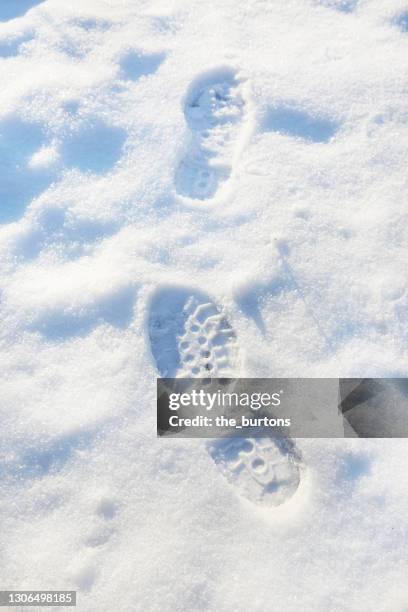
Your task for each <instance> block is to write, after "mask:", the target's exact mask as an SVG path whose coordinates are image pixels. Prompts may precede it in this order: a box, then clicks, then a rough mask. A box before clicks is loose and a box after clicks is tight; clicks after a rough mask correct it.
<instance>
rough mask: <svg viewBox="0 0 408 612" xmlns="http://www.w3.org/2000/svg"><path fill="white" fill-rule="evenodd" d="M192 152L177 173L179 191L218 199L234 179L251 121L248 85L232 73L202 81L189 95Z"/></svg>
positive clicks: (187, 113) (198, 197) (187, 111)
mask: <svg viewBox="0 0 408 612" xmlns="http://www.w3.org/2000/svg"><path fill="white" fill-rule="evenodd" d="M184 115H185V118H186V122H187V125H188V127H189V128H190V143H189V147H188V151H187V153H186V155H185V157H184V159H183V160H182V161H181V163H180V165H179V167H178V169H177V172H176V190H177V193H178V194H179V195H180V196H183V197H186V198H189V199H193V200H201V201H203V200H208V199H211V198H214V197H215V196H216V195H217V194H218V192H219V190H220V188H221V187H222V186H223V185H225V183H226V182H227V180H228V179H229V178H230V176H231V173H232V170H233V166H234V162H235V161H236V159H237V157H238V155H239V152H240V149H241V146H242V138H243V127H244V124H245V121H246V118H247V115H248V113H247V102H246V99H245V94H244V83H243V82H242V81H240V80H239V79H238V78H237V77H236V75H235V74H234V72H233V71H232V70H223V71H218V72H216V73H211V75H210V76H207V77H204V78H202V79H200V80H199V81H198V82H196V84H195V85H194V86H193V87H192V88H191V90H190V93H189V94H188V95H187V100H186V103H185V107H184Z"/></svg>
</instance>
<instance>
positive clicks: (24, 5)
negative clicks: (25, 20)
mask: <svg viewBox="0 0 408 612" xmlns="http://www.w3.org/2000/svg"><path fill="white" fill-rule="evenodd" d="M43 2H44V0H1V2H0V22H1V21H10V19H15V18H16V17H22V16H23V15H25V14H26V13H27V11H29V10H30V9H32V8H33V7H35V6H38V5H39V4H42V3H43Z"/></svg>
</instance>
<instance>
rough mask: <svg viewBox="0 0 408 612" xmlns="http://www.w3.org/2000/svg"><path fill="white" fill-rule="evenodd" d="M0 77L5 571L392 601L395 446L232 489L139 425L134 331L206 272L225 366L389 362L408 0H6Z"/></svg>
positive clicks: (208, 461)
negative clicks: (263, 486)
mask: <svg viewBox="0 0 408 612" xmlns="http://www.w3.org/2000/svg"><path fill="white" fill-rule="evenodd" d="M214 83H222V88H221V89H222V91H221V93H220V92H218V93H217V91H215V93H214V91H213V92H212V93H211V92H210V89H211V84H214ZM203 91H205V92H206V93H205V95H204V97H201V98H200V95H201V93H202V92H203ZM0 101H1V103H0V223H1V226H0V253H1V264H0V266H1V267H0V282H1V287H0V295H1V302H0V308H1V377H2V379H1V386H0V397H1V401H0V411H1V425H2V428H1V429H2V435H1V451H0V452H1V464H0V475H1V484H0V504H1V531H0V577H1V580H0V588H1V589H77V590H78V600H79V603H78V610H81V612H82V611H86V612H87V611H98V612H104V611H106V612H112V611H115V610H118V611H119V610H120V611H121V612H125V611H129V612H130V611H141V612H142V611H143V612H147V611H149V612H156V611H160V612H185V611H190V610H208V611H211V612H213V611H214V612H231V611H236V612H244V611H245V612H247V611H248V610H249V611H251V612H252V611H256V612H258V611H259V612H265V611H268V612H269V611H275V610H284V611H285V612H292V611H296V612H297V611H302V612H304V611H305V612H309V611H310V612H312V611H313V612H316V611H319V612H320V611H322V612H323V611H326V610H331V611H339V612H340V611H341V612H342V611H347V612H348V611H358V612H371V611H372V610H377V611H381V612H402V611H406V610H408V592H407V587H406V558H407V554H406V551H407V518H406V515H407V504H408V474H407V470H406V449H407V443H406V442H405V441H404V440H388V441H383V440H371V441H370V440H366V441H364V440H336V441H335V440H332V441H328V440H319V441H317V440H316V441H314V440H298V441H297V448H298V449H299V452H300V453H301V456H302V464H303V465H304V468H302V472H301V483H300V485H299V487H298V489H297V491H296V492H295V494H294V495H292V496H291V497H290V498H289V499H288V500H287V502H286V503H283V504H281V505H280V506H278V507H276V508H268V507H263V506H262V505H259V504H256V503H251V501H250V500H248V499H247V498H245V497H242V496H241V495H239V491H238V489H237V487H234V486H233V484H231V483H230V482H229V481H228V480H227V479H226V478H224V475H223V474H222V473H221V471H220V470H219V469H218V467H217V465H216V463H215V462H214V461H213V458H212V456H211V453H209V452H208V448H207V446H206V445H205V444H204V442H203V441H192V440H190V441H189V440H184V441H183V440H169V441H165V440H157V439H156V438H155V407H154V406H155V378H156V376H157V374H158V369H157V368H156V362H155V359H154V354H152V351H151V347H150V337H149V329H148V327H149V320H151V317H152V313H151V308H152V306H151V304H152V302H151V296H152V295H157V291H161V290H163V288H164V287H166V291H170V292H172V295H173V297H174V299H175V300H176V301H177V299H178V296H180V295H181V294H182V293H180V292H183V291H186V290H187V291H189V292H193V293H194V292H204V293H205V295H209V296H210V299H211V300H213V302H214V304H217V305H218V306H217V307H218V308H220V309H221V308H223V309H224V312H225V313H226V315H227V317H228V320H229V323H230V325H231V329H232V330H233V335H234V339H236V343H237V346H238V347H239V352H240V364H241V365H240V374H241V375H247V376H254V377H261V376H263V377H268V376H308V377H318V376H321V377H324V376H333V377H336V376H339V375H341V376H406V375H407V372H408V366H407V339H408V325H407V324H408V314H407V313H408V309H407V297H408V294H407V282H406V269H407V246H406V245H407V240H408V235H407V233H408V229H407V228H408V224H407V214H406V203H407V202H406V194H407V184H408V178H407V168H406V166H407V156H408V106H407V101H408V3H407V2H406V0H273V1H272V0H269V1H268V0H248V1H244V0H220V1H219V2H213V1H210V0H208V1H203V0H150V1H148V0H76V1H71V2H67V1H66V0H44V1H42V2H41V1H40V0H1V2H0ZM226 101H227V102H226ZM218 103H220V104H219V107H217V104H218ZM214 104H215V105H216V106H215V111H214V112H215V114H214V112H213V111H211V109H214V106H212V105H214ZM225 105H226V106H225ZM197 108H199V109H200V108H201V109H204V111H203V113H201V114H200V113H198V114H197V112H196V110H197ZM194 109H196V110H194ZM212 112H213V115H211V113H212ZM206 113H207V114H206ZM215 116H216V117H217V119H216V120H214V117H215ZM207 127H211V129H210V130H209V133H208V134H206V133H205V132H206V129H207ZM231 333H232V332H231ZM234 342H235V340H234ZM159 370H160V367H159Z"/></svg>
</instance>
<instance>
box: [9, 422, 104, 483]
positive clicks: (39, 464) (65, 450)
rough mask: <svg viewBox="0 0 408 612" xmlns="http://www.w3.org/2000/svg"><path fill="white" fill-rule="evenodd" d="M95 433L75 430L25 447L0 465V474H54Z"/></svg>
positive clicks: (23, 476)
mask: <svg viewBox="0 0 408 612" xmlns="http://www.w3.org/2000/svg"><path fill="white" fill-rule="evenodd" d="M95 435H96V434H95V433H94V432H86V431H85V432H77V433H74V434H70V435H66V436H61V437H59V438H56V439H54V440H52V441H50V442H47V443H43V444H39V445H38V446H35V447H32V448H27V449H25V450H24V451H22V452H21V454H20V456H19V457H18V459H16V460H14V461H12V462H10V463H4V464H3V466H2V467H0V476H1V477H2V478H12V479H19V480H26V479H33V478H42V477H43V476H46V475H47V474H55V473H57V472H59V471H60V470H61V469H63V467H64V466H65V465H66V464H67V463H68V461H69V460H70V459H71V458H72V456H73V455H74V453H75V451H77V450H81V449H85V448H87V447H89V446H90V444H91V443H92V441H93V439H94V438H95Z"/></svg>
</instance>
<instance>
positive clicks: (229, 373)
mask: <svg viewBox="0 0 408 612" xmlns="http://www.w3.org/2000/svg"><path fill="white" fill-rule="evenodd" d="M148 327H149V338H150V345H151V351H152V354H153V357H154V359H155V362H156V365H157V369H158V371H159V373H160V376H162V377H167V378H175V377H181V378H195V377H198V378H200V377H201V378H205V377H208V376H211V377H214V378H224V377H234V376H237V375H239V350H238V343H237V338H236V334H235V331H234V329H233V328H232V327H231V325H230V323H229V322H228V320H227V318H226V317H225V315H224V314H223V312H222V311H221V309H220V308H218V307H217V306H216V305H215V304H214V302H213V301H212V300H211V298H209V297H208V296H207V295H206V294H204V293H201V292H198V291H194V290H188V289H180V288H166V289H161V290H159V291H158V292H156V294H155V295H154V296H153V298H152V300H151V303H150V315H149V322H148ZM207 449H208V452H209V453H210V455H211V457H212V458H213V460H214V461H215V463H216V464H217V465H218V467H219V469H220V472H221V474H223V475H224V477H225V478H226V480H227V481H228V482H229V483H231V485H233V486H234V487H235V490H236V492H237V493H238V494H240V495H242V496H243V497H245V498H247V499H249V500H250V501H252V502H253V503H257V504H262V505H265V506H278V505H280V504H282V503H284V502H285V501H287V500H288V499H289V498H290V497H291V496H292V495H293V494H294V493H295V492H296V490H297V488H298V486H299V482H300V469H301V460H300V456H299V452H298V451H297V449H296V447H295V444H294V442H293V441H291V440H286V439H285V440H283V439H282V440H281V439H273V438H269V437H266V438H248V439H243V438H241V439H237V438H234V439H230V438H228V439H222V440H217V441H216V442H211V443H209V444H208V445H207Z"/></svg>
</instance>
